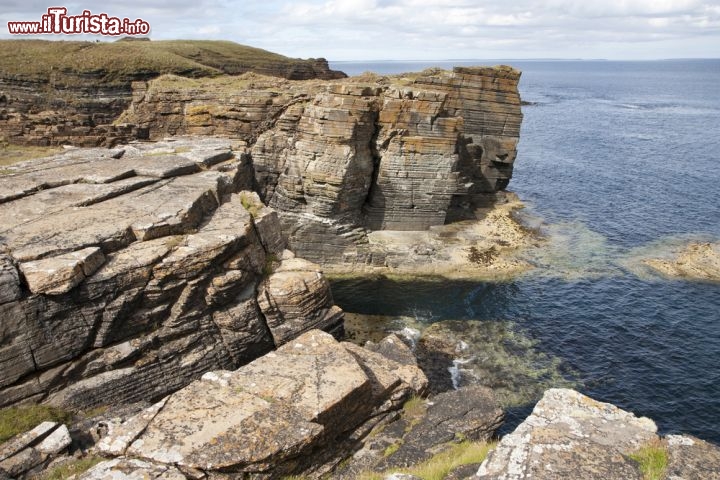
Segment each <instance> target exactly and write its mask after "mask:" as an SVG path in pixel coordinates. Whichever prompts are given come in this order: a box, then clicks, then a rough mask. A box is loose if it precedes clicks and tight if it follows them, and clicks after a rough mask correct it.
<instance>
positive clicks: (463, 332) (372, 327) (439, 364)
mask: <svg viewBox="0 0 720 480" xmlns="http://www.w3.org/2000/svg"><path fill="white" fill-rule="evenodd" d="M345 330H346V335H347V338H346V339H347V340H349V341H352V342H354V343H357V344H358V345H364V344H365V342H366V341H372V342H379V341H380V340H382V339H383V338H384V337H385V336H387V335H388V334H390V333H397V334H399V335H400V336H402V337H405V338H406V339H408V343H410V344H411V345H415V344H417V348H416V354H417V356H418V362H419V364H420V366H421V368H423V370H424V371H425V373H426V374H427V375H428V377H429V379H430V382H431V390H432V391H434V392H436V393H437V392H440V391H444V390H449V389H451V388H458V387H461V386H464V385H484V386H487V387H490V388H492V389H493V390H494V392H495V395H496V397H497V398H498V400H499V401H500V403H501V404H502V406H503V407H505V408H508V407H516V406H521V405H528V404H531V403H534V402H536V401H537V400H539V399H540V398H541V397H542V394H543V392H544V391H545V390H546V389H548V388H557V387H566V388H576V387H577V382H576V381H574V380H573V378H576V377H577V374H576V373H575V372H573V371H571V370H570V369H569V368H568V367H567V365H566V364H564V363H563V362H562V360H561V359H559V358H558V357H555V356H552V355H548V354H546V353H544V352H542V351H540V350H539V349H538V348H537V342H536V341H535V340H532V339H531V338H530V337H528V336H527V335H526V334H525V333H524V332H523V331H522V330H521V329H520V327H519V326H518V325H517V324H515V323H514V322H509V321H478V320H446V321H442V322H436V323H432V324H428V323H426V322H422V321H419V320H418V319H417V318H415V317H411V316H390V315H388V316H386V315H364V314H357V313H346V319H345ZM418 337H419V339H418Z"/></svg>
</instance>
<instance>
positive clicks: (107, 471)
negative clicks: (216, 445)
mask: <svg viewBox="0 0 720 480" xmlns="http://www.w3.org/2000/svg"><path fill="white" fill-rule="evenodd" d="M150 478H152V479H154V480H186V478H187V477H185V475H183V474H182V473H181V472H180V470H178V469H177V468H175V467H173V466H170V465H158V464H155V463H152V462H146V461H143V460H138V459H134V458H116V459H113V460H107V461H105V462H101V463H98V464H97V465H95V466H94V467H92V468H91V469H90V470H88V471H86V472H85V473H83V474H81V475H80V476H79V477H77V480H147V479H150Z"/></svg>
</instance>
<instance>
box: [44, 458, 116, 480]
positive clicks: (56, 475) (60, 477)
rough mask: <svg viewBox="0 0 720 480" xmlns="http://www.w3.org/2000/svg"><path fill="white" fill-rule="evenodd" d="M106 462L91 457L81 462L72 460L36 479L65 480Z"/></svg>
mask: <svg viewBox="0 0 720 480" xmlns="http://www.w3.org/2000/svg"><path fill="white" fill-rule="evenodd" d="M103 460H105V459H104V458H101V457H95V456H89V457H85V458H81V459H79V460H71V461H69V462H65V463H63V464H61V465H57V466H56V467H53V468H51V469H49V470H45V471H44V472H42V473H41V474H40V475H38V476H37V477H35V479H36V480H65V479H66V478H70V477H72V476H73V475H78V474H80V473H83V472H86V471H88V470H90V469H91V468H92V467H94V466H95V465H97V464H98V463H100V462H102V461H103Z"/></svg>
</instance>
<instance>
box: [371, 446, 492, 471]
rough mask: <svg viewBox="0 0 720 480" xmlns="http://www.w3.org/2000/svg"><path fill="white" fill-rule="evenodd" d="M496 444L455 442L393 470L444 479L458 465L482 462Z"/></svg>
mask: <svg viewBox="0 0 720 480" xmlns="http://www.w3.org/2000/svg"><path fill="white" fill-rule="evenodd" d="M496 445H497V443H495V442H470V441H464V442H461V443H456V444H453V445H452V446H451V447H450V448H449V449H447V450H445V451H443V452H440V453H438V454H436V455H434V456H433V457H432V458H430V459H428V460H426V461H424V462H422V463H420V464H418V465H415V466H413V467H409V468H403V469H401V470H392V471H393V472H399V473H408V474H410V475H415V476H416V477H419V478H422V479H423V480H442V479H443V478H445V477H446V476H447V474H448V473H450V472H451V471H452V470H454V469H456V468H457V467H460V466H462V465H469V464H471V463H481V462H482V461H483V460H485V457H487V455H488V453H489V452H490V450H492V449H493V448H495V446H496ZM389 473H390V471H388V472H384V473H379V472H364V473H362V474H361V475H360V476H359V477H358V478H359V480H379V479H382V478H384V477H385V475H387V474H389Z"/></svg>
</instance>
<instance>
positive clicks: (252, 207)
mask: <svg viewBox="0 0 720 480" xmlns="http://www.w3.org/2000/svg"><path fill="white" fill-rule="evenodd" d="M240 203H241V204H242V206H243V207H245V210H247V211H248V213H250V216H251V217H252V218H256V217H257V216H258V214H260V210H261V209H262V207H263V205H262V204H261V205H258V204H257V203H256V202H255V199H254V198H253V197H252V196H250V195H247V194H245V193H244V192H241V193H240Z"/></svg>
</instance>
